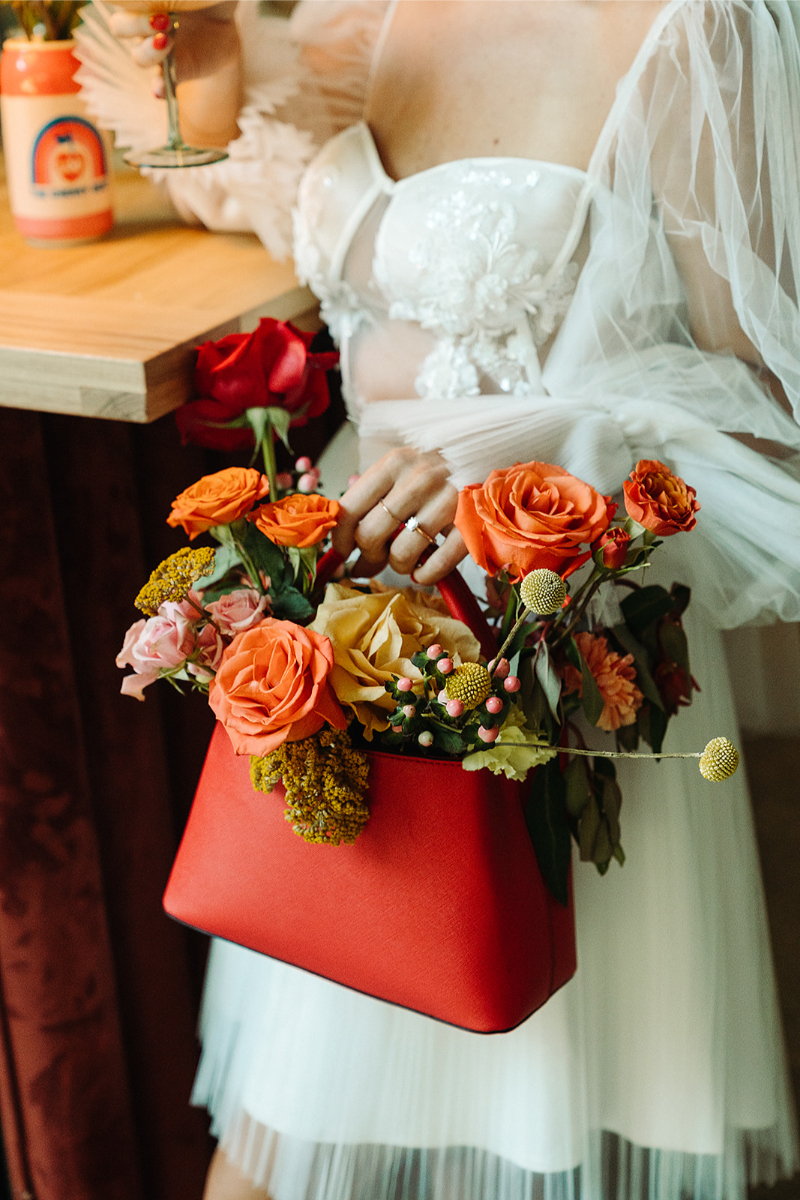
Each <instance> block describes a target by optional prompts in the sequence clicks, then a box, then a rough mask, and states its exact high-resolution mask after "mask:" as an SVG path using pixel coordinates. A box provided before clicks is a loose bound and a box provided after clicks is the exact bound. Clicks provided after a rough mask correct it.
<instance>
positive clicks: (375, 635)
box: [309, 583, 480, 741]
mask: <svg viewBox="0 0 800 1200" xmlns="http://www.w3.org/2000/svg"><path fill="white" fill-rule="evenodd" d="M371 587H372V591H371V592H368V593H366V594H365V593H364V592H360V591H356V589H355V588H351V587H348V586H347V585H346V584H343V583H331V584H329V585H328V588H327V590H326V592H325V599H324V601H323V602H322V604H321V605H320V606H319V608H318V609H317V615H316V617H315V618H314V621H313V623H312V624H311V625H310V626H309V629H313V630H314V632H315V633H320V634H323V635H324V636H325V637H327V638H330V640H331V644H332V646H333V653H334V665H333V668H332V670H331V673H330V676H329V682H330V684H331V686H332V688H333V690H334V692H335V693H336V697H337V699H338V701H339V703H340V704H341V705H343V706H344V708H345V709H350V711H351V712H352V713H353V714H354V716H355V717H356V719H357V720H358V721H360V723H361V724H362V725H363V726H364V736H365V737H366V739H367V741H372V735H373V733H374V732H375V731H376V730H377V731H380V730H383V729H386V728H388V725H389V721H388V719H387V717H388V714H389V713H391V712H393V711H394V709H395V707H396V703H395V701H394V700H393V699H392V697H391V696H390V695H389V693H388V692H387V691H386V689H385V687H384V684H385V683H386V682H387V680H389V679H391V678H392V676H393V675H407V676H408V678H409V679H412V680H413V681H414V685H415V686H414V691H416V692H421V691H422V685H421V681H422V672H421V671H420V670H419V669H418V668H417V667H415V666H414V665H413V663H412V662H411V659H412V657H413V655H414V654H416V653H417V651H418V650H423V649H425V647H427V646H430V645H431V644H432V643H433V642H439V643H441V645H442V646H444V648H445V650H447V651H448V653H449V654H450V656H451V658H452V659H453V662H455V663H459V662H462V661H474V660H475V659H477V658H478V657H479V655H480V645H479V644H478V640H477V638H476V637H475V636H474V634H472V633H471V632H470V630H469V629H468V628H467V626H466V625H464V624H463V622H462V621H457V620H456V619H455V618H454V617H451V616H450V614H449V613H448V611H447V607H446V606H445V604H444V602H443V601H441V600H438V599H437V598H436V597H434V596H428V595H426V594H425V593H424V592H418V591H415V590H414V589H413V588H402V589H396V588H386V587H384V586H383V585H382V584H380V583H373V584H372V585H371Z"/></svg>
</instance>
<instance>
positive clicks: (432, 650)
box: [425, 642, 442, 658]
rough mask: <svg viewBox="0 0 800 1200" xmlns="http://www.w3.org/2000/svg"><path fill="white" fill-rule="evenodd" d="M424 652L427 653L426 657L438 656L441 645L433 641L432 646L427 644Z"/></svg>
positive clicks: (440, 651)
mask: <svg viewBox="0 0 800 1200" xmlns="http://www.w3.org/2000/svg"><path fill="white" fill-rule="evenodd" d="M425 653H426V654H427V655H428V658H438V657H439V655H440V654H441V653H442V647H441V646H440V645H439V643H438V642H434V643H433V645H432V646H428V649H427V650H426V651H425Z"/></svg>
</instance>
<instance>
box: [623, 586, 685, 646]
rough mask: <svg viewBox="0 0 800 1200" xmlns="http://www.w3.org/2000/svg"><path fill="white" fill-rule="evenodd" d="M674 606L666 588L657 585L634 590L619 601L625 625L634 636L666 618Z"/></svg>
mask: <svg viewBox="0 0 800 1200" xmlns="http://www.w3.org/2000/svg"><path fill="white" fill-rule="evenodd" d="M674 605H675V601H674V600H673V598H672V596H670V594H669V592H668V591H667V590H666V588H663V587H660V586H659V585H658V584H651V585H650V586H649V587H642V588H636V590H635V591H633V592H630V594H629V595H627V596H626V597H625V598H624V600H621V601H620V608H621V609H622V615H623V617H624V618H625V624H626V625H627V626H628V628H629V629H630V630H631V631H632V632H633V634H634V636H638V635H641V633H643V632H644V630H645V629H647V627H648V626H649V625H654V624H655V623H656V621H659V620H660V619H661V617H664V616H666V614H667V613H668V612H671V611H672V609H673V608H674Z"/></svg>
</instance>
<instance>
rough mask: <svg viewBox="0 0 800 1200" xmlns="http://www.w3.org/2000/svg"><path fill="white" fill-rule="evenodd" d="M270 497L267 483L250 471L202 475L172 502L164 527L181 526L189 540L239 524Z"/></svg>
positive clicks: (228, 470)
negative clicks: (225, 526) (245, 515)
mask: <svg viewBox="0 0 800 1200" xmlns="http://www.w3.org/2000/svg"><path fill="white" fill-rule="evenodd" d="M268 493H269V481H268V480H267V477H266V475H262V474H261V472H260V471H254V470H252V469H251V468H249V467H226V468H225V470H224V471H217V472H216V474H214V475H204V476H203V478H202V479H198V481H197V483H193V484H192V486H191V487H188V488H187V489H186V491H184V492H181V494H180V496H176V497H175V499H174V500H173V501H172V512H171V513H170V514H169V516H168V517H167V524H168V525H172V526H174V527H176V528H177V526H178V525H182V526H183V528H184V529H185V530H186V532H187V533H188V535H189V537H190V538H196V537H197V536H198V534H200V533H205V532H206V530H207V529H212V528H213V527H214V526H215V525H230V523H231V522H232V521H238V520H239V518H240V517H243V516H244V514H245V513H246V512H249V511H250V509H251V508H252V507H253V505H254V504H257V503H258V501H259V500H263V499H264V497H265V496H266V495H267V494H268Z"/></svg>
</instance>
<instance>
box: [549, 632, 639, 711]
mask: <svg viewBox="0 0 800 1200" xmlns="http://www.w3.org/2000/svg"><path fill="white" fill-rule="evenodd" d="M575 641H576V643H577V645H578V649H579V650H580V652H581V655H582V657H583V658H584V660H585V661H586V665H587V666H588V668H589V670H590V671H591V672H592V675H593V676H594V681H595V683H596V684H597V687H598V690H599V692H600V695H601V696H602V699H603V711H602V713H601V714H600V719H599V720H598V722H597V724H598V726H599V728H600V729H608V730H613V729H619V727H620V726H621V725H633V723H634V721H635V720H636V714H637V712H638V711H639V709H640V708H641V705H642V701H643V700H644V696H643V695H642V693H641V692H640V691H639V689H638V687H637V686H636V682H635V680H636V668H635V667H634V665H633V655H632V654H626V655H624V657H623V655H621V654H617V652H616V650H609V648H608V639H607V638H604V637H600V635H599V634H594V633H577V634H576V635H575ZM564 691H565V692H577V693H578V694H579V695H580V694H581V693H582V692H583V681H582V680H581V674H580V671H578V669H577V668H576V667H573V666H572V664H571V663H569V664H567V667H566V669H565V671H564Z"/></svg>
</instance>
